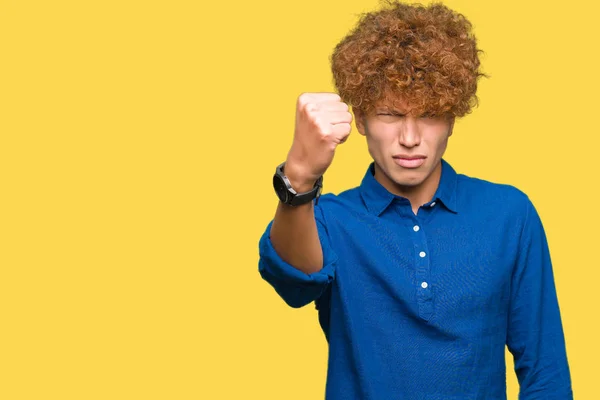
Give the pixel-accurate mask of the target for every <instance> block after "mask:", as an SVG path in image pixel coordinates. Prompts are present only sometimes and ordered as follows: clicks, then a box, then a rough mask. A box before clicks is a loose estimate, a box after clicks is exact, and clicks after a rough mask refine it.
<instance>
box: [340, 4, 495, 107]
mask: <svg viewBox="0 0 600 400" xmlns="http://www.w3.org/2000/svg"><path fill="white" fill-rule="evenodd" d="M383 3H385V5H387V6H388V7H384V8H382V9H381V10H378V11H374V12H370V13H365V14H361V16H360V20H359V23H358V24H357V26H356V27H355V28H354V30H352V31H351V32H350V33H349V34H348V35H347V36H346V37H345V38H344V39H342V41H341V42H340V43H338V44H337V45H336V47H335V49H334V51H333V54H332V55H331V68H332V71H333V80H334V84H335V86H336V88H337V91H338V93H339V95H340V97H341V98H342V101H344V102H345V103H347V104H348V105H349V106H351V107H353V108H354V110H355V111H356V110H358V111H361V112H363V113H366V114H368V113H370V112H371V111H373V110H374V108H375V107H376V105H377V104H378V103H379V102H380V101H382V100H391V101H392V102H393V101H395V100H397V99H399V97H401V98H402V99H403V100H404V101H406V102H407V103H408V104H409V107H411V112H412V113H414V114H415V115H423V114H428V115H431V116H455V117H462V116H464V115H466V114H468V113H470V112H471V111H472V108H473V107H474V106H477V105H478V98H477V96H476V91H477V81H478V79H479V77H480V76H486V77H489V76H488V75H486V74H484V73H481V72H480V71H479V66H480V61H479V57H478V55H479V53H480V52H482V50H479V49H477V42H476V38H475V37H474V35H473V34H472V33H471V27H472V25H471V23H470V22H469V21H468V20H467V19H466V18H465V17H464V16H463V15H462V14H459V13H457V12H455V11H452V10H451V9H449V8H448V7H446V6H445V5H443V4H441V3H432V4H430V5H429V6H427V7H426V6H423V5H422V4H412V5H408V4H403V3H401V2H399V1H392V0H384V1H383Z"/></svg>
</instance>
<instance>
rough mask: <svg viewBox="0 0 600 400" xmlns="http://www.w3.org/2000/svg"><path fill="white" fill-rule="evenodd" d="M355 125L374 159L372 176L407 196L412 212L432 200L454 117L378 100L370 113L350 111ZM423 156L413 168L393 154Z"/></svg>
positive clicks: (393, 191)
mask: <svg viewBox="0 0 600 400" xmlns="http://www.w3.org/2000/svg"><path fill="white" fill-rule="evenodd" d="M354 114H355V120H356V128H357V129H358V131H359V132H360V134H361V135H363V136H365V137H366V140H367V144H368V149H369V153H370V154H371V157H372V158H373V160H374V162H375V179H376V180H377V181H378V182H379V183H381V185H382V186H383V187H385V188H386V189H387V190H388V191H389V192H391V193H393V194H395V195H398V196H402V197H405V198H407V199H408V200H409V201H410V203H411V207H412V210H413V213H414V214H415V215H416V214H417V213H418V210H419V208H420V206H421V205H423V204H425V203H428V202H429V201H431V200H432V198H433V196H434V195H435V192H436V190H437V187H438V185H439V182H440V176H441V170H442V168H441V167H442V165H441V159H442V157H443V155H444V153H445V151H446V147H447V145H448V138H449V137H450V136H451V135H452V130H453V128H454V121H455V117H449V118H445V117H435V118H432V117H427V116H415V115H413V114H412V113H411V112H410V109H409V107H408V106H407V104H406V103H404V102H402V101H401V100H400V101H397V102H395V105H391V103H390V102H380V103H379V104H377V106H376V107H375V110H374V111H372V112H371V113H369V114H368V115H367V114H363V113H362V112H361V111H360V110H354ZM399 154H401V155H405V156H415V155H421V156H425V159H424V162H423V164H422V165H420V166H419V167H417V168H406V167H403V166H400V165H398V164H397V162H396V160H395V159H394V158H393V156H394V155H399Z"/></svg>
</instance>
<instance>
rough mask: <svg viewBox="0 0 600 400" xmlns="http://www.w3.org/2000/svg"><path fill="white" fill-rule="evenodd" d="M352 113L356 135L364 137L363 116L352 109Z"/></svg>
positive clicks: (359, 111)
mask: <svg viewBox="0 0 600 400" xmlns="http://www.w3.org/2000/svg"><path fill="white" fill-rule="evenodd" d="M352 111H353V112H354V124H355V125H356V129H358V133H360V134H361V135H363V136H365V135H366V134H365V119H364V118H365V114H364V113H363V112H362V110H360V109H358V108H353V109H352Z"/></svg>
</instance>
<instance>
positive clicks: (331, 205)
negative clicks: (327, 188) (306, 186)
mask: <svg viewBox="0 0 600 400" xmlns="http://www.w3.org/2000/svg"><path fill="white" fill-rule="evenodd" d="M315 210H316V211H317V212H318V214H320V216H321V217H324V218H325V219H326V217H327V216H330V217H336V216H341V215H343V214H347V213H348V212H352V211H353V210H354V211H361V210H364V203H363V200H362V197H361V195H360V189H359V186H356V187H353V188H350V189H346V190H344V191H342V192H339V193H324V194H322V195H321V196H320V198H319V202H318V204H317V206H316V207H315Z"/></svg>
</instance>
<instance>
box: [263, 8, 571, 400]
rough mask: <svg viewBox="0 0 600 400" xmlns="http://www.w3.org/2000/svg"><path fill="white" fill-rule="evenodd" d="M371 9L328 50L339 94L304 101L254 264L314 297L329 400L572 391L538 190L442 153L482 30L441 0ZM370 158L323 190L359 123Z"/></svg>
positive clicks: (467, 95)
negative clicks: (479, 175) (358, 177)
mask: <svg viewBox="0 0 600 400" xmlns="http://www.w3.org/2000/svg"><path fill="white" fill-rule="evenodd" d="M388 5H389V7H387V8H383V9H381V10H379V11H377V12H372V13H368V14H365V15H363V17H362V18H361V20H360V22H359V24H358V25H357V27H356V29H354V30H353V31H352V32H351V33H350V34H349V35H348V36H347V37H346V38H344V39H343V40H342V41H341V42H340V43H339V44H338V45H337V46H336V48H335V50H334V52H333V55H332V59H331V61H332V69H333V76H334V80H335V84H336V88H337V90H338V92H339V95H338V94H335V93H304V94H302V95H301V96H300V97H299V98H298V103H297V110H296V129H295V133H294V139H293V144H292V147H291V149H290V151H289V153H288V155H287V159H286V160H285V163H283V164H282V165H280V166H279V167H278V168H277V171H276V174H275V176H274V178H273V182H274V186H275V190H276V192H277V195H278V196H279V198H280V201H279V204H278V206H277V210H276V213H275V217H274V219H273V221H271V223H269V224H268V226H267V229H266V231H265V233H264V235H263V236H262V237H261V239H260V243H259V250H260V260H259V271H260V274H261V276H262V278H264V279H265V280H266V281H267V282H269V283H270V284H271V285H272V286H273V288H274V289H275V290H276V291H277V293H278V294H279V295H280V296H281V297H282V298H283V300H285V302H286V303H287V304H289V305H290V306H292V307H303V306H305V305H307V304H309V303H311V302H313V301H314V302H315V306H316V308H317V309H318V313H319V322H320V324H321V327H322V329H323V332H324V333H325V336H326V339H327V341H328V344H329V361H328V372H327V385H326V390H325V392H326V398H327V399H330V400H337V399H352V400H359V399H361V400H371V399H373V400H391V399H428V400H433V399H439V400H442V399H443V400H475V399H478V400H479V399H486V400H489V399H506V366H505V346H508V349H509V351H510V352H511V353H512V355H513V356H514V364H515V372H516V375H517V378H518V380H519V383H520V395H519V398H520V399H544V400H548V399H561V400H564V399H572V397H573V394H572V388H571V380H570V371H569V365H568V361H567V355H566V348H565V347H566V346H565V339H564V335H563V328H562V322H561V316H560V310H559V305H558V298H557V293H556V288H555V283H554V278H553V270H552V264H551V260H550V255H549V250H548V244H547V241H546V236H545V233H544V229H543V226H542V223H541V221H540V218H539V216H538V213H537V212H536V209H535V208H534V206H533V204H532V203H531V201H530V200H529V198H528V197H527V196H526V195H525V194H524V193H523V192H521V191H520V190H518V189H516V188H515V187H512V186H510V185H501V184H497V183H491V182H487V181H484V180H481V179H476V178H472V177H468V176H465V175H462V174H458V173H456V172H455V171H454V169H453V168H452V167H451V166H450V164H449V163H448V162H447V161H446V160H444V159H443V155H444V152H445V150H446V146H447V143H448V139H449V137H450V136H451V135H452V131H453V128H454V121H455V119H456V118H457V117H462V116H464V115H466V114H468V113H469V112H470V111H471V108H472V107H473V106H474V105H476V103H477V98H476V95H475V92H476V87H477V79H478V78H479V77H480V76H483V75H484V74H482V73H481V72H479V70H478V69H479V64H480V63H479V59H478V52H479V51H480V50H478V49H477V47H476V40H475V38H474V36H473V35H472V34H471V32H470V29H471V25H470V23H469V22H468V21H467V20H466V19H465V17H464V16H462V15H460V14H457V13H456V12H453V11H451V10H450V9H448V8H447V7H446V6H444V5H442V4H432V5H430V6H428V7H424V6H421V5H406V4H402V3H398V2H390V3H389V4H388ZM349 106H352V108H353V112H354V120H355V122H356V127H357V129H358V131H359V132H360V134H361V135H364V136H365V137H366V141H367V144H368V150H369V153H370V155H371V156H372V158H373V162H372V163H371V164H370V165H369V167H368V169H367V171H366V173H365V175H364V178H363V179H362V182H361V184H360V185H359V186H357V187H355V188H352V189H348V190H346V191H344V192H342V193H340V194H339V195H335V194H330V193H329V194H324V195H322V196H321V195H320V191H321V186H322V182H323V174H324V173H325V171H326V170H327V168H328V167H329V165H330V164H331V162H332V160H333V157H334V153H335V150H336V148H337V146H338V145H339V144H341V143H343V142H344V141H345V140H346V138H347V137H348V135H349V133H350V129H351V128H350V124H351V122H352V121H353V117H352V114H350V112H349Z"/></svg>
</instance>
